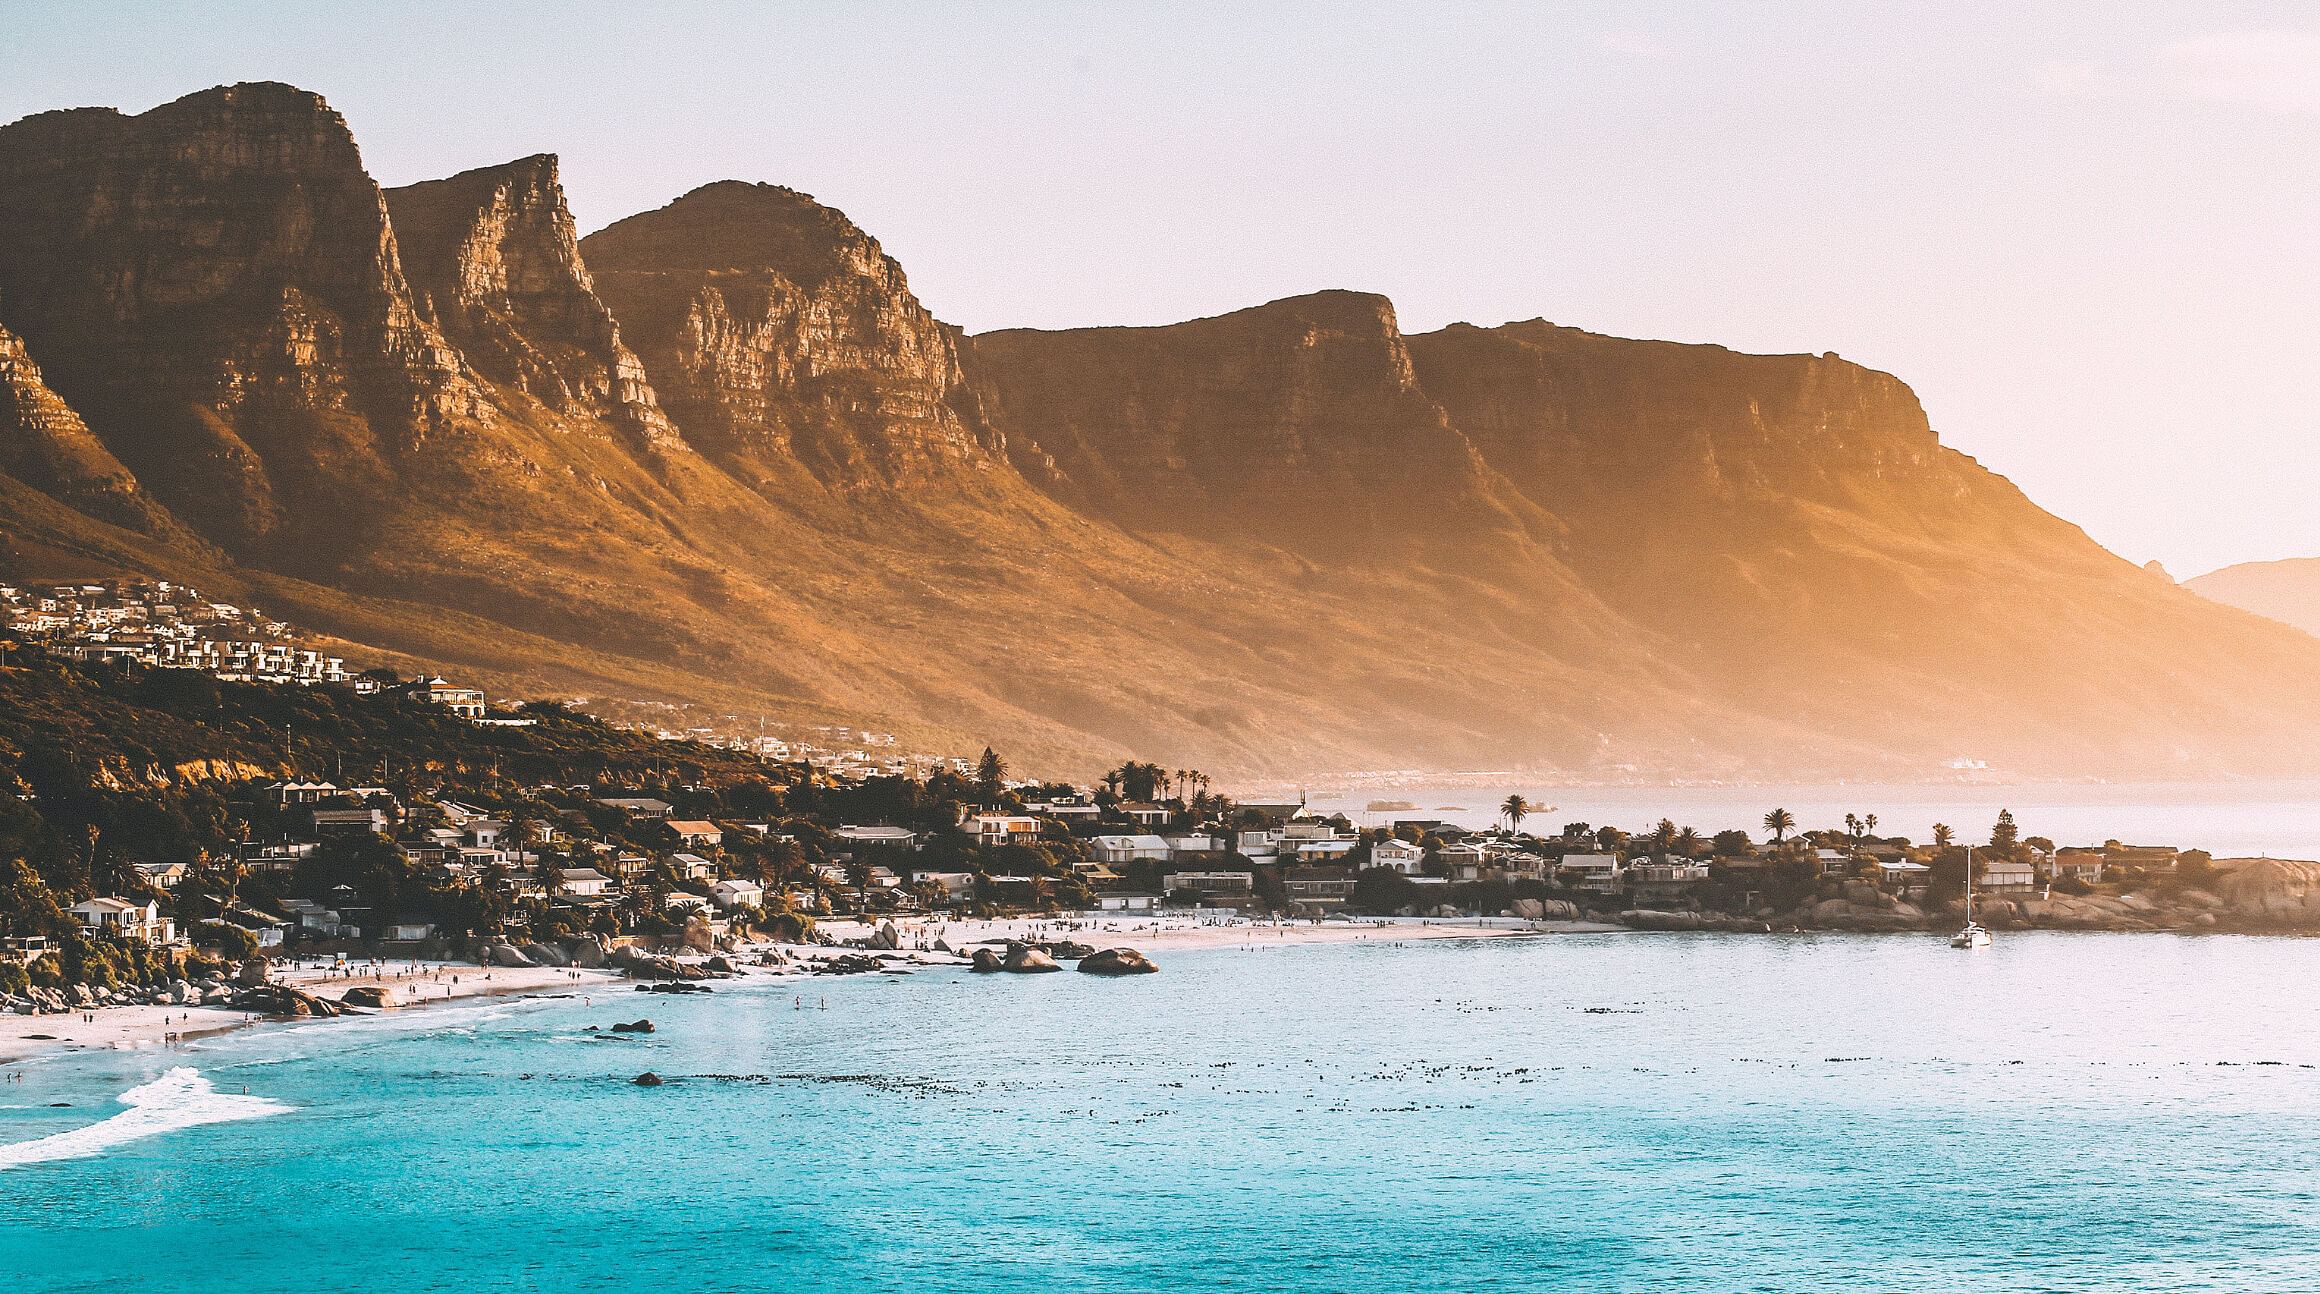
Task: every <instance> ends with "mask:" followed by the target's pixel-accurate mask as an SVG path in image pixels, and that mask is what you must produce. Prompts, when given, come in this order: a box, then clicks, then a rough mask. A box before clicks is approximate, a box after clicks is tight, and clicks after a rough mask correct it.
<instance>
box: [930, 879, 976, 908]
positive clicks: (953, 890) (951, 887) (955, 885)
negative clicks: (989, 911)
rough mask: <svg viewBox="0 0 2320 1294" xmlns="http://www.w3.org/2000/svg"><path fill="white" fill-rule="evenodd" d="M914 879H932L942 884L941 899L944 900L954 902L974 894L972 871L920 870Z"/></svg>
mask: <svg viewBox="0 0 2320 1294" xmlns="http://www.w3.org/2000/svg"><path fill="white" fill-rule="evenodd" d="M916 879H917V880H920V881H932V882H934V883H935V884H937V885H940V886H942V891H943V899H944V901H946V902H950V903H956V902H958V901H959V900H961V899H971V898H973V897H974V896H975V874H974V873H973V872H920V873H919V874H918V876H917V877H916Z"/></svg>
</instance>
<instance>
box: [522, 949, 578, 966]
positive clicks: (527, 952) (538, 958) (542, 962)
mask: <svg viewBox="0 0 2320 1294" xmlns="http://www.w3.org/2000/svg"><path fill="white" fill-rule="evenodd" d="M524 956H526V957H529V958H531V959H532V964H533V965H535V966H563V965H567V964H569V963H570V962H571V960H572V959H571V958H569V957H566V956H565V955H564V950H563V949H561V948H556V947H552V946H550V945H548V944H525V945H524Z"/></svg>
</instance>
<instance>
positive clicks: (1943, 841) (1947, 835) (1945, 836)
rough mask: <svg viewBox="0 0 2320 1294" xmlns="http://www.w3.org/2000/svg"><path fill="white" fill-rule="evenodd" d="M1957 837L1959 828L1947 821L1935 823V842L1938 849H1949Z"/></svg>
mask: <svg viewBox="0 0 2320 1294" xmlns="http://www.w3.org/2000/svg"><path fill="white" fill-rule="evenodd" d="M1956 839H1957V829H1956V828H1954V827H1952V826H1950V825H1949V824H1948V823H1946V822H1936V823H1934V824H1933V844H1934V848H1936V849H1947V848H1949V847H1950V844H1951V843H1952V842H1954V841H1955V840H1956Z"/></svg>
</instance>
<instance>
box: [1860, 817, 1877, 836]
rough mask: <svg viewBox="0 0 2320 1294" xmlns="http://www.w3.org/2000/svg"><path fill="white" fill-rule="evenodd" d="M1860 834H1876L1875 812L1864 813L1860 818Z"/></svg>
mask: <svg viewBox="0 0 2320 1294" xmlns="http://www.w3.org/2000/svg"><path fill="white" fill-rule="evenodd" d="M1861 834H1862V835H1864V836H1873V835H1876V834H1877V815H1876V814H1874V813H1871V814H1866V815H1864V816H1863V817H1862V818H1861Z"/></svg>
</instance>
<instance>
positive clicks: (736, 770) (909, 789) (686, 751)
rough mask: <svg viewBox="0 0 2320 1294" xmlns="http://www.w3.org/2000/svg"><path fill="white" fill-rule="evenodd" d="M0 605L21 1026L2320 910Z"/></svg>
mask: <svg viewBox="0 0 2320 1294" xmlns="http://www.w3.org/2000/svg"><path fill="white" fill-rule="evenodd" d="M0 602H4V603H5V605H6V608H7V611H8V615H9V631H10V634H11V637H9V638H8V639H6V640H5V647H6V650H8V652H9V653H10V658H9V660H8V661H7V662H6V663H5V664H0V683H5V684H8V685H11V686H22V687H25V688H27V689H29V690H28V691H26V692H25V693H24V696H25V697H26V698H27V699H26V701H25V703H24V704H23V705H22V706H21V707H20V709H21V710H22V711H23V713H24V715H25V716H26V718H27V721H28V722H30V723H34V724H44V726H42V727H41V728H40V729H39V730H37V731H36V730H34V729H32V728H26V729H24V730H22V731H20V732H18V733H17V734H15V736H14V737H13V738H11V741H12V748H9V747H0V749H4V750H7V751H8V753H9V754H10V756H11V758H10V759H9V760H8V761H7V762H6V763H5V764H0V774H4V776H5V780H4V781H0V791H4V792H5V794H4V795H0V819H4V822H0V862H5V864H6V866H7V867H8V868H10V869H11V870H10V872H9V873H8V874H7V875H6V876H5V877H0V1009H5V1010H7V1011H12V1012H16V1013H19V1014H32V1013H43V1012H50V1013H53V1012H61V1011H71V1010H76V1009H84V1008H87V1007H90V1006H97V1005H103V1004H106V1003H110V1002H150V1001H153V1000H155V999H156V996H157V995H166V996H167V998H168V1000H174V1001H184V1000H185V999H186V996H187V990H186V989H184V988H182V987H179V986H181V985H185V984H188V983H195V982H201V981H207V982H208V983H210V984H211V985H213V986H215V985H217V984H219V983H220V982H222V981H223V980H224V978H225V977H226V976H227V975H228V974H229V973H239V968H241V967H245V966H247V965H248V964H250V963H252V962H258V963H266V962H269V961H283V962H293V961H298V960H301V959H306V960H312V959H322V960H326V961H330V962H333V963H343V962H347V961H350V960H351V961H390V962H392V961H404V962H429V963H444V962H450V961H463V962H466V963H468V964H477V963H486V962H496V964H498V965H500V966H502V967H505V968H508V969H515V968H518V967H521V966H528V965H535V964H563V963H564V962H566V961H569V960H574V959H577V960H580V961H582V962H584V963H587V964H592V965H593V964H601V963H603V962H604V961H605V960H606V959H608V958H611V957H614V956H616V955H622V954H626V955H627V956H628V958H630V959H631V960H635V959H639V958H664V957H666V956H668V955H675V956H679V957H691V958H695V959H700V958H706V957H711V956H720V955H727V954H731V953H733V952H735V951H737V950H741V949H744V948H748V947H751V946H753V945H755V944H760V943H767V942H771V943H776V944H781V945H785V946H789V947H793V948H795V947H815V946H833V947H837V946H843V945H845V944H848V943H851V944H854V945H876V944H877V943H878V942H879V939H880V936H879V933H878V932H880V931H885V932H888V933H887V934H886V935H885V936H884V939H885V947H886V948H887V949H888V950H889V951H891V950H892V949H893V948H894V944H895V942H896V937H895V936H894V935H893V934H892V933H891V932H892V931H893V930H894V929H895V926H894V924H893V923H895V922H897V921H900V922H902V923H904V924H905V926H906V927H909V928H913V929H917V930H921V931H923V930H927V929H937V928H947V927H948V926H949V925H950V924H952V923H958V924H960V925H962V926H963V925H964V924H965V923H973V922H994V921H1008V920H1015V921H1023V920H1046V921H1050V922H1073V921H1080V922H1108V923H1111V925H1112V928H1115V929H1116V928H1119V923H1122V922H1143V923H1146V928H1148V929H1152V930H1158V929H1162V928H1165V926H1166V925H1167V924H1168V923H1171V922H1175V923H1186V922H1189V923H1193V924H1197V925H1205V926H1221V925H1234V924H1238V925H1250V924H1254V923H1265V924H1267V925H1268V926H1270V927H1271V928H1274V929H1280V928H1283V927H1284V926H1290V927H1294V926H1298V925H1302V926H1308V927H1329V926H1334V925H1340V924H1347V923H1363V922H1368V923H1376V922H1385V923H1396V922H1400V923H1442V922H1457V921H1469V922H1485V923H1497V924H1496V925H1495V926H1494V927H1493V929H1494V931H1495V932H1498V933H1504V932H1509V931H1521V932H1529V933H1547V932H1555V931H1570V930H1578V929H1585V930H1716V931H1729V932H1758V933H1771V932H1787V931H1815V930H1820V931H1886V932H1901V931H1938V930H1942V929H1945V928H1948V927H1952V926H1954V925H1956V924H1957V922H1958V921H1959V920H1960V915H1961V912H1962V901H1963V899H1964V895H1965V889H1966V882H1967V869H1968V868H1969V866H1970V867H1971V869H1972V884H1973V888H1974V891H1975V893H1976V894H1977V895H1978V896H1979V898H1980V903H1979V906H1978V908H1977V909H1976V911H1975V913H1974V915H1975V916H1977V917H1978V918H1979V919H1980V920H1981V921H1982V922H1983V923H1985V924H1986V925H1989V926H1991V927H1993V928H1998V929H2007V928H2056V929H2090V930H2092V929H2102V930H2158V929H2171V930H2202V929H2263V928H2283V927H2284V928H2296V927H2299V926H2300V925H2302V924H2303V923H2305V922H2306V921H2307V920H2310V919H2313V918H2315V917H2320V912H2315V911H2312V910H2308V909H2307V908H2306V906H2305V901H2304V896H2305V894H2306V893H2307V892H2308V891H2309V892H2314V893H2320V885H2316V884H2314V882H2315V879H2316V878H2315V877H2314V876H2312V875H2311V874H2310V873H2311V872H2312V871H2315V870H2320V869H2314V868H2313V867H2312V865H2310V864H2303V863H2286V862H2281V861H2279V860H2271V859H2230V858H2224V859H2218V858H2213V857H2211V856H2209V855H2208V854H2206V853H2204V852H2202V851H2200V850H2197V849H2187V848H2178V847H2176V846H2174V845H2169V844H2145V843H2123V842H2121V841H2117V840H2108V841H2102V842H2091V843H2072V844H2058V843H2057V842H2055V841H2053V840H2050V839H2047V838H2045V837H2043V836H2039V835H2034V834H2027V833H2025V832H2024V831H2023V830H2022V829H2021V828H2020V827H2019V826H2018V825H2017V824H2016V823H2015V822H2014V821H2013V818H2012V815H2011V814H2001V815H2000V817H1999V818H1998V820H1997V821H1996V822H1995V823H1993V824H1990V825H1988V826H1987V827H1976V828H1975V829H1974V830H1973V831H1972V832H1971V833H1970V834H1969V833H1968V832H1966V831H1964V830H1953V829H1952V828H1950V827H1948V826H1940V827H1937V828H1936V829H1935V831H1934V833H1933V838H1932V839H1930V840H1924V841H1913V840H1910V839H1907V838H1903V837H1900V836H1895V835H1891V834H1882V833H1880V832H1879V830H1878V819H1877V817H1876V815H1874V814H1873V813H1869V814H1850V815H1847V817H1846V820H1845V821H1844V822H1843V823H1842V825H1841V826H1840V825H1838V824H1811V825H1804V824H1799V823H1797V822H1796V821H1795V820H1794V818H1793V816H1792V815H1790V814H1789V813H1788V812H1787V811H1786V810H1782V809H1778V808H1774V809H1772V810H1770V811H1768V812H1767V813H1765V815H1764V817H1763V819H1762V821H1761V822H1760V823H1753V824H1750V826H1749V828H1748V829H1740V828H1736V827H1731V826H1723V827H1722V828H1721V829H1719V830H1716V831H1714V832H1712V833H1709V832H1703V831H1701V830H1699V829H1695V828H1693V827H1690V826H1684V825H1679V824H1677V823H1675V822H1673V821H1672V820H1662V821H1659V822H1657V823H1655V824H1650V825H1647V826H1643V827H1641V828H1640V829H1629V828H1623V827H1621V826H1616V825H1610V824H1595V823H1587V822H1562V823H1558V824H1553V825H1545V824H1542V823H1541V821H1540V818H1541V816H1542V814H1543V810H1541V809H1540V808H1537V807H1535V806H1533V805H1531V804H1529V803H1527V802H1526V801H1525V800H1524V799H1523V798H1522V797H1521V796H1519V795H1517V796H1511V797H1509V798H1508V799H1507V800H1506V801H1505V802H1504V803H1503V804H1500V805H1498V806H1497V810H1498V811H1497V815H1496V821H1495V823H1492V824H1489V825H1474V824H1472V823H1471V822H1468V823H1466V824H1461V823H1460V822H1456V821H1451V820H1448V819H1445V818H1440V817H1427V816H1421V815H1419V814H1418V813H1416V812H1414V811H1412V812H1406V813H1399V814H1393V815H1388V816H1386V817H1385V820H1383V821H1375V822H1370V823H1367V824H1356V823H1355V822H1353V821H1351V820H1350V819H1349V818H1348V817H1347V816H1346V815H1344V814H1342V813H1323V812H1319V811H1316V810H1314V809H1312V808H1310V807H1308V806H1307V805H1306V804H1305V803H1303V802H1302V801H1271V802H1260V801H1256V800H1243V799H1235V798H1233V797H1231V796H1228V795H1224V794H1218V793H1215V792H1214V791H1212V789H1211V781H1210V779H1209V778H1208V777H1207V776H1206V775H1205V774H1202V773H1201V772H1199V771H1197V770H1192V769H1168V768H1163V767H1161V766H1159V765H1156V764H1148V763H1140V762H1136V761H1130V762H1128V763H1126V764H1123V765H1122V766H1120V767H1118V768H1116V769H1114V770H1112V771H1111V772H1109V773H1107V774H1106V775H1105V776H1104V777H1103V778H1101V779H1099V780H1097V781H1095V782H1092V783H1089V784H1085V785H1078V784H1073V783H1070V782H1059V781H1051V780H1040V779H1025V778H1020V777H1016V776H1012V775H1011V773H1010V770H1009V768H1008V766H1007V763H1006V761H1005V759H1004V758H1003V757H1002V756H1001V755H999V754H998V753H997V752H996V751H993V750H988V749H987V750H984V751H983V752H982V753H981V756H980V757H979V758H977V759H966V758H935V759H926V760H923V761H921V762H920V763H919V764H918V765H917V767H916V768H912V767H908V766H905V765H903V764H902V763H900V762H899V761H896V760H893V759H886V758H868V757H864V758H858V759H842V760H834V761H826V762H824V761H817V760H816V759H814V758H813V757H812V756H811V755H810V754H808V753H805V752H801V751H799V750H798V749H796V748H794V747H791V746H788V745H782V746H780V747H779V748H778V749H775V748H769V747H765V746H760V745H757V744H755V743H750V742H723V741H702V740H700V739H698V738H697V737H694V736H689V735H686V734H683V733H677V734H668V733H663V732H655V731H643V732H640V731H636V730H634V729H622V728H616V727H614V726H611V725H607V724H605V723H604V722H603V721H601V720H598V719H595V718H592V717H590V716H587V715H584V714H581V713H578V712H576V711H574V710H572V709H570V708H568V707H565V706H561V705H556V704H553V703H526V704H520V705H504V704H503V705H496V706H495V705H493V704H492V703H490V702H489V701H487V699H486V697H485V696H484V694H483V693H482V691H481V690H479V689H476V688H472V687H467V686H463V685H461V684H459V683H456V682H453V681H450V680H447V679H445V678H442V677H438V676H427V677H420V678H412V679H404V678H400V677H398V676H396V675H395V674H393V673H392V672H390V671H385V670H366V671H360V672H350V671H349V670H348V669H347V668H346V665H345V663H344V662H343V661H342V660H340V659H338V658H335V657H330V656H327V655H323V654H321V653H319V652H318V651H316V650H314V649H312V648H310V647H302V646H299V645H298V639H297V637H296V636H295V635H294V634H293V633H292V632H291V631H290V630H289V627H288V626H286V625H284V624H282V623H280V622H278V621H271V620H268V619H266V618H265V617H264V616H263V615H262V614H260V613H258V612H257V611H255V610H252V609H246V608H239V607H233V606H226V605H220V604H217V603H213V602H210V601H208V600H206V599H203V598H201V597H200V596H199V595H198V594H197V593H195V592H194V591H192V590H189V589H184V588H182V587H174V586H170V585H166V584H160V583H150V584H139V585H134V586H130V585H123V584H114V585H95V584H92V585H76V586H64V587H56V588H50V589H44V590H40V591H38V592H37V593H28V592H26V591H24V590H19V589H5V590H0ZM66 696H71V697H77V698H80V700H81V701H82V702H83V703H86V704H97V703H102V704H103V705H106V706H115V707H120V706H128V707H131V708H118V709H116V710H112V711H105V712H104V713H106V714H107V715H115V714H117V716H118V717H109V718H107V719H105V720H104V721H103V722H101V723H99V724H98V725H97V728H98V730H99V731H100V732H101V733H102V736H103V738H104V740H111V741H124V740H126V741H132V742H134V744H135V747H136V750H137V752H138V754H137V758H136V759H135V760H119V761H115V762H114V763H112V764H110V765H108V764H106V763H104V762H103V761H99V762H98V763H95V764H91V763H88V762H87V758H86V757H88V756H91V755H93V754H94V753H95V752H94V751H91V750H83V749H78V748H73V747H71V745H70V743H72V742H73V741H74V739H75V738H74V734H73V731H72V730H71V729H69V728H66V729H63V730H61V731H60V730H56V728H55V725H53V724H45V723H44V720H43V717H42V716H41V715H40V714H39V713H37V712H38V711H39V710H40V708H41V706H42V705H44V704H47V703H48V701H49V700H53V699H55V698H58V697H66ZM289 704H295V705H298V706H303V707H305V708H306V711H307V712H311V714H312V716H313V717H300V718H293V717H291V716H290V715H289V713H288V712H286V711H281V707H282V706H284V705H289ZM277 712H279V717H275V716H276V715H277ZM92 713H94V712H92ZM189 715H198V716H199V718H200V721H201V722H202V723H203V724H205V725H219V724H220V723H221V720H232V721H231V722H226V723H224V724H223V725H222V726H224V727H227V728H234V727H237V726H238V727H239V728H240V729H242V730H244V731H246V732H248V733H249V734H250V736H249V737H248V738H247V741H248V742H249V743H251V744H252V745H254V747H255V749H252V748H251V746H244V747H243V748H242V753H241V754H240V755H239V756H238V757H235V758H221V757H218V756H217V755H215V754H211V755H208V756H199V754H198V752H197V751H196V750H194V749H192V748H191V747H190V746H189V748H188V749H186V750H183V751H178V752H175V753H174V754H173V755H171V756H170V757H167V758H160V757H157V755H156V753H155V751H154V749H153V748H152V743H153V742H154V741H155V740H156V738H154V737H152V736H150V735H148V734H146V733H145V732H143V731H140V730H142V729H146V728H153V727H155V721H156V719H161V718H169V717H186V716H189ZM277 731H279V733H280V734H281V735H280V736H279V738H277V736H276V733H277ZM186 740H187V741H189V742H192V743H193V744H195V745H198V744H199V743H198V741H195V739H193V738H191V737H188V738H186ZM88 744H92V745H102V744H103V742H102V741H93V742H90V743H88ZM615 749H617V750H618V752H619V753H618V755H617V756H614V755H613V754H612V752H613V751H614V750H615ZM164 765H165V766H166V767H167V768H168V770H169V771H167V772H166V773H163V772H157V771H155V770H156V769H157V768H159V767H161V766H164ZM525 767H528V768H529V769H531V770H532V771H536V772H537V773H538V774H539V775H538V776H525V775H523V774H522V773H520V772H519V771H518V770H519V769H520V768H525ZM1364 816H1365V817H1370V816H1375V815H1364ZM1969 846H1971V848H1969ZM841 932H842V933H841ZM525 949H530V950H533V951H532V952H530V953H526V952H524V951H522V950H525ZM583 949H584V950H583ZM654 964H659V965H663V966H664V967H665V966H666V964H667V963H666V962H656V963H654ZM852 965H853V966H854V968H856V969H874V968H875V966H874V964H871V963H864V962H860V961H856V962H854V963H852ZM195 996H196V997H197V998H200V999H201V1000H204V1001H207V1000H209V999H210V997H211V996H212V995H210V994H208V993H207V992H206V991H205V992H201V993H197V994H196V995H195ZM220 1000H222V999H220Z"/></svg>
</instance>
